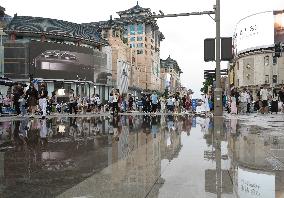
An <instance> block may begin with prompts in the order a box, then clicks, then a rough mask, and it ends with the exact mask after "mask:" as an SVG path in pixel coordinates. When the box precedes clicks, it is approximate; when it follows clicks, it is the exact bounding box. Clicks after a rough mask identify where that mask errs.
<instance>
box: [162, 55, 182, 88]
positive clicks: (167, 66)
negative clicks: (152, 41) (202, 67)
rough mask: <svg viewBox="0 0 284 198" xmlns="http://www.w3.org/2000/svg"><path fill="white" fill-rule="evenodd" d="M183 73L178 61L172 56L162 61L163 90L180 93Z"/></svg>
mask: <svg viewBox="0 0 284 198" xmlns="http://www.w3.org/2000/svg"><path fill="white" fill-rule="evenodd" d="M181 74H182V71H181V69H180V67H179V65H178V63H177V61H176V60H174V59H172V58H171V57H170V56H169V57H168V58H167V59H166V60H162V59H161V80H162V83H161V88H160V89H161V90H162V91H163V90H165V89H168V90H169V91H170V92H175V91H180V88H181V83H180V75H181Z"/></svg>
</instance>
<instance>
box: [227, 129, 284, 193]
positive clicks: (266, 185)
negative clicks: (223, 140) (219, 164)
mask: <svg viewBox="0 0 284 198" xmlns="http://www.w3.org/2000/svg"><path fill="white" fill-rule="evenodd" d="M228 142H229V144H228V146H229V156H230V158H231V170H230V172H231V175H232V179H233V183H234V188H235V192H236V193H237V194H238V196H239V197H267V198H270V197H273V198H274V197H277V198H278V197H284V187H283V186H284V164H283V162H284V160H283V159H284V158H283V156H284V138H283V137H282V136H280V134H278V136H277V135H276V134H275V133H274V134H273V135H272V133H270V132H268V131H266V130H263V129H261V128H259V127H257V126H241V127H240V126H239V127H238V132H237V133H229V141H228Z"/></svg>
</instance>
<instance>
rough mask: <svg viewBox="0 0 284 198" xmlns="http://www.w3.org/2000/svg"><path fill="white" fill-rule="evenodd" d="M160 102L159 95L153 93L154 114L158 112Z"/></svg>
mask: <svg viewBox="0 0 284 198" xmlns="http://www.w3.org/2000/svg"><path fill="white" fill-rule="evenodd" d="M158 102H159V100H158V95H157V93H156V91H153V93H152V95H151V103H152V113H156V112H157V108H158Z"/></svg>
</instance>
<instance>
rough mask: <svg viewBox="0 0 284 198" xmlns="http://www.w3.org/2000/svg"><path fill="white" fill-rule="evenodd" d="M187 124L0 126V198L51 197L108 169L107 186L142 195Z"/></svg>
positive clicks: (126, 120)
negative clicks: (122, 186) (126, 187)
mask: <svg viewBox="0 0 284 198" xmlns="http://www.w3.org/2000/svg"><path fill="white" fill-rule="evenodd" d="M191 120H192V118H191V117H174V116H165V117H164V116H142V117H140V116H119V117H88V118H86V117H84V118H81V117H80V118H79V117H77V118H75V117H69V118H66V117H62V118H53V119H50V120H37V119H32V120H29V119H23V120H20V121H14V122H3V123H0V149H1V150H0V151H1V152H0V179H1V180H0V181H1V185H0V197H3V196H4V195H5V196H6V195H11V196H15V197H17V196H20V195H21V196H23V197H25V196H35V197H46V196H51V197H53V196H56V195H59V194H61V193H62V192H64V191H66V190H67V189H69V188H71V187H73V186H76V185H77V184H78V183H80V182H81V181H83V180H85V179H86V178H88V177H90V176H92V175H95V174H96V173H99V172H100V171H101V170H103V169H106V168H107V167H108V168H107V170H108V172H109V173H111V180H110V182H111V185H113V186H117V185H118V184H120V183H121V181H122V180H123V181H124V182H126V183H127V184H129V185H130V186H131V187H133V188H136V189H137V190H138V191H143V192H147V190H149V187H150V186H149V184H152V183H151V182H153V180H154V179H157V178H158V177H159V176H160V175H161V160H162V159H168V160H172V159H173V158H175V157H177V155H178V153H179V152H180V150H181V147H182V144H181V135H180V134H181V132H182V131H187V132H188V133H189V134H190V127H191ZM118 170H119V171H118ZM133 188H132V190H133ZM15 189H16V190H15ZM51 189H52V190H51ZM132 190H131V189H129V193H130V194H131V192H135V190H133V191H132Z"/></svg>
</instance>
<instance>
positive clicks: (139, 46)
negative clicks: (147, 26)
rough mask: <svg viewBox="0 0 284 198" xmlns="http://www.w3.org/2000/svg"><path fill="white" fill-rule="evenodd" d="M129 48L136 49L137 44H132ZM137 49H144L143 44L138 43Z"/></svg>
mask: <svg viewBox="0 0 284 198" xmlns="http://www.w3.org/2000/svg"><path fill="white" fill-rule="evenodd" d="M129 47H130V48H135V43H130V44H129ZM136 47H137V48H142V47H143V43H137V45H136Z"/></svg>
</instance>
